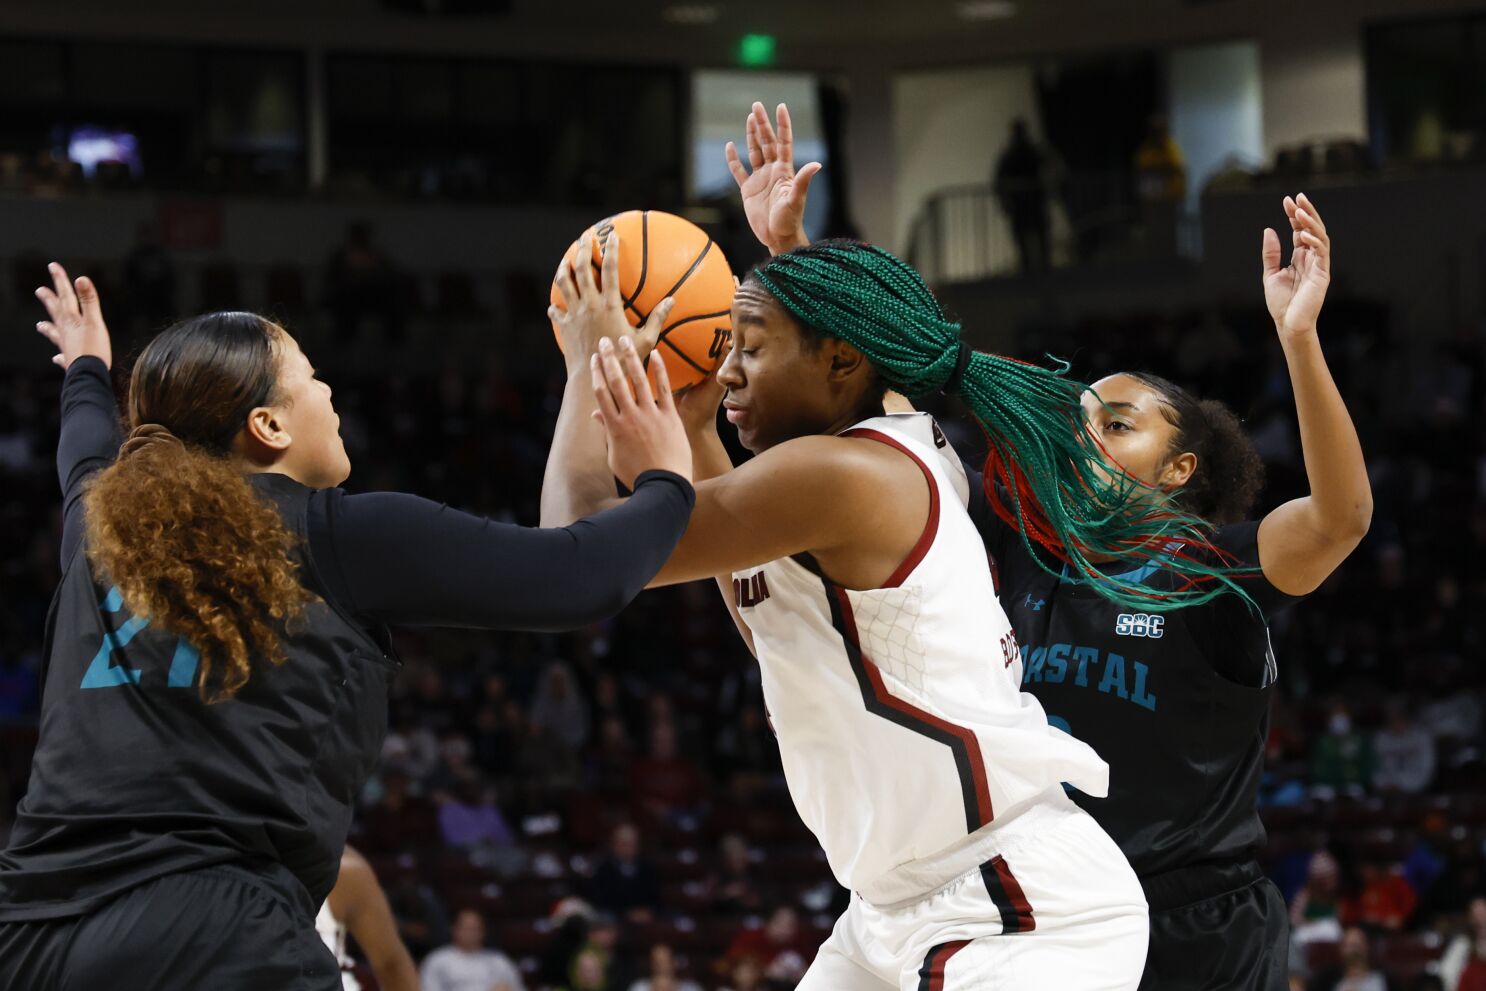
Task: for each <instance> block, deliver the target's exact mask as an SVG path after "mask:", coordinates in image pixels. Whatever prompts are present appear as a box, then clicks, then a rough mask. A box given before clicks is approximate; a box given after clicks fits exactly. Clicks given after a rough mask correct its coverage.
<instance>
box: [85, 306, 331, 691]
mask: <svg viewBox="0 0 1486 991" xmlns="http://www.w3.org/2000/svg"><path fill="white" fill-rule="evenodd" d="M284 334H285V332H284V331H283V329H282V328H280V327H279V326H277V325H276V324H273V323H271V322H269V321H268V320H265V319H264V318H262V317H259V316H257V315H255V314H251V313H212V314H207V315H205V316H200V317H194V318H192V319H190V320H185V321H182V322H181V323H178V324H176V325H175V326H173V327H171V328H170V329H168V330H166V331H164V332H162V333H161V334H160V335H159V336H157V337H156V338H155V339H154V340H152V341H151V342H150V343H149V344H148V345H147V346H146V347H145V349H144V351H143V352H142V353H141V354H140V356H139V360H138V362H137V363H136V364H135V366H134V372H133V375H132V376H131V380H130V387H129V425H130V427H131V428H132V429H131V433H130V437H129V440H128V441H127V442H126V443H125V444H124V446H123V448H122V449H121V450H120V452H119V458H118V460H117V461H115V462H114V464H112V465H110V466H109V467H108V468H106V469H104V470H103V471H101V472H99V473H98V474H97V475H96V476H95V477H94V478H93V479H92V480H91V482H90V484H89V486H88V489H87V492H86V493H85V495H84V497H83V504H84V519H85V523H86V541H85V542H86V546H87V553H88V559H89V561H90V562H91V563H92V565H93V568H94V572H95V574H98V575H99V576H100V577H103V576H106V577H107V578H108V579H109V580H111V581H112V582H113V583H114V584H115V585H117V586H118V589H119V593H120V595H122V597H123V600H124V604H125V605H126V606H127V607H128V608H129V610H130V611H131V612H133V613H134V614H135V615H136V616H140V617H143V618H148V619H149V620H150V622H151V623H153V624H155V625H156V626H159V627H161V628H163V629H165V630H168V631H169V632H172V633H175V634H176V635H178V636H181V637H184V638H185V639H186V641H187V642H189V643H190V644H191V645H192V646H193V647H195V648H196V649H197V651H199V652H200V655H201V662H200V665H199V668H198V672H197V688H198V690H199V691H200V693H201V697H202V698H203V699H205V700H206V701H208V702H220V701H225V700H226V699H230V698H232V697H233V696H234V695H236V694H237V692H238V691H239V690H240V689H241V688H242V687H243V686H244V685H245V684H247V682H248V678H249V676H250V675H251V673H252V665H253V662H254V660H255V659H259V660H263V661H268V662H269V663H273V664H282V663H283V662H284V659H285V652H284V646H283V629H284V626H285V625H286V624H287V623H289V622H290V621H292V620H294V619H296V618H298V617H300V616H302V615H303V613H304V610H305V607H306V606H307V605H308V604H309V602H310V601H311V599H312V596H311V594H310V593H309V592H308V591H307V590H306V589H305V588H304V586H303V585H302V584H301V583H300V580H299V566H298V564H296V563H295V561H294V559H293V557H292V556H291V552H292V551H293V549H294V544H295V539H294V537H293V536H292V535H291V534H290V533H289V531H288V530H287V529H286V528H285V526H284V523H283V520H282V518H281V517H280V515H279V512H278V509H277V507H275V506H274V505H273V504H272V503H270V502H268V501H267V500H265V499H263V498H261V497H259V496H258V494H257V493H256V492H255V491H254V490H253V488H252V486H250V485H249V484H248V481H247V479H246V477H245V476H244V474H243V472H242V470H241V469H240V468H239V467H238V466H237V465H236V464H235V463H234V462H233V460H232V458H231V453H232V445H233V442H234V440H235V438H236V437H237V435H238V433H239V432H240V431H241V430H242V428H243V425H244V423H245V422H246V420H247V416H248V413H249V412H250V411H251V410H253V409H254V408H256V407H259V406H265V405H273V404H274V403H275V402H277V401H279V400H280V398H281V397H279V395H278V372H279V358H280V354H281V347H280V343H281V341H282V339H283V337H284Z"/></svg>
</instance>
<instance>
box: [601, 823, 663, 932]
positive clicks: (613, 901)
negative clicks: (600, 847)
mask: <svg viewBox="0 0 1486 991" xmlns="http://www.w3.org/2000/svg"><path fill="white" fill-rule="evenodd" d="M588 891H589V900H590V901H592V902H593V904H594V905H595V906H596V907H598V908H600V909H603V910H604V911H606V912H612V913H614V914H616V915H620V916H622V917H624V918H625V919H627V920H628V921H630V922H632V923H635V924H638V925H644V924H645V923H648V922H650V921H651V920H652V919H654V918H655V913H656V912H657V911H658V910H659V909H660V881H659V879H658V878H657V877H656V873H655V868H654V867H653V866H651V864H650V862H649V861H648V860H646V859H645V858H644V857H642V856H641V855H640V831H639V830H638V829H636V828H635V827H634V826H633V825H632V824H630V823H624V824H622V825H620V826H618V827H616V828H615V830H614V833H613V836H612V837H611V838H610V841H609V856H608V857H606V858H604V861H603V862H602V863H601V864H599V867H598V870H596V871H594V874H593V877H592V878H591V879H590V881H589V884H588Z"/></svg>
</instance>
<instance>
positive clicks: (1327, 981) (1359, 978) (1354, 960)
mask: <svg viewBox="0 0 1486 991" xmlns="http://www.w3.org/2000/svg"><path fill="white" fill-rule="evenodd" d="M1341 943H1342V945H1341V954H1342V958H1341V964H1340V966H1337V967H1328V968H1327V969H1326V970H1323V971H1321V973H1319V974H1317V975H1316V976H1315V977H1314V978H1312V979H1311V982H1310V985H1309V991H1394V988H1393V984H1392V982H1390V981H1389V980H1388V978H1387V977H1386V976H1384V974H1383V972H1382V971H1380V970H1378V969H1377V968H1375V967H1374V966H1373V965H1372V948H1371V947H1370V946H1369V945H1368V942H1367V933H1365V932H1363V931H1362V930H1361V929H1358V928H1357V927H1355V926H1353V927H1352V928H1350V929H1348V930H1347V931H1346V932H1344V933H1343V934H1342V940H1341Z"/></svg>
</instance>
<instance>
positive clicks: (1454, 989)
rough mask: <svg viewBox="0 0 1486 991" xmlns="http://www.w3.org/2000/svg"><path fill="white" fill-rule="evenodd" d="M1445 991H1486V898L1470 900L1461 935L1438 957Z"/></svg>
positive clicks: (1454, 937)
mask: <svg viewBox="0 0 1486 991" xmlns="http://www.w3.org/2000/svg"><path fill="white" fill-rule="evenodd" d="M1440 979H1441V982H1442V983H1443V984H1444V986H1445V991H1486V895H1483V896H1480V897H1477V898H1472V899H1471V904H1470V910H1469V912H1468V913H1467V915H1466V919H1465V926H1464V930H1463V931H1462V932H1458V933H1456V934H1455V935H1454V936H1453V937H1452V938H1451V939H1450V941H1449V943H1448V944H1446V946H1445V952H1444V955H1443V956H1442V957H1441V958H1440Z"/></svg>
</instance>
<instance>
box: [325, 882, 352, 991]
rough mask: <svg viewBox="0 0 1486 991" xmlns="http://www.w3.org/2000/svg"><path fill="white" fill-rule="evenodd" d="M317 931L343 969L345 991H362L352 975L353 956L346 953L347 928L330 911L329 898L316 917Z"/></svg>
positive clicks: (342, 976)
mask: <svg viewBox="0 0 1486 991" xmlns="http://www.w3.org/2000/svg"><path fill="white" fill-rule="evenodd" d="M315 931H316V932H318V933H319V934H320V939H321V940H323V941H324V943H325V945H326V946H328V947H330V952H331V953H334V954H335V962H336V963H337V964H339V965H340V968H341V988H342V989H343V991H361V982H360V981H358V980H356V975H355V974H353V973H351V968H352V967H353V966H354V963H353V961H352V960H351V955H350V954H349V953H347V952H346V927H345V926H343V925H341V923H340V920H339V919H337V918H336V917H335V915H334V913H332V912H331V911H330V899H328V898H327V899H326V900H325V901H324V902H322V903H321V904H320V914H319V915H316V916H315Z"/></svg>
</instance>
